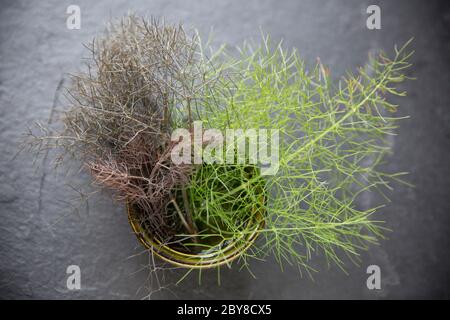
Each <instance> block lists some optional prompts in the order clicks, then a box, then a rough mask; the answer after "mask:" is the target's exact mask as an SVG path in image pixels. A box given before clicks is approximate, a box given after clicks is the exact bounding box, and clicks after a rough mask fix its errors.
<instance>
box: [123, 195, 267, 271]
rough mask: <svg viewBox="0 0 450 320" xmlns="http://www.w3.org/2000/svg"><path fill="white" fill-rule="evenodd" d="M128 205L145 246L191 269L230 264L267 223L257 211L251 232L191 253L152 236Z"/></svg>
mask: <svg viewBox="0 0 450 320" xmlns="http://www.w3.org/2000/svg"><path fill="white" fill-rule="evenodd" d="M126 207H127V212H128V221H129V223H130V225H131V228H132V230H133V232H134V234H135V235H136V237H137V238H138V240H139V241H140V242H141V243H142V245H143V246H144V247H145V248H147V249H148V250H151V251H152V252H153V253H155V254H156V255H157V256H158V257H160V258H161V259H162V260H164V261H166V262H168V263H171V264H173V265H175V266H178V267H183V268H189V269H207V268H213V267H218V266H221V265H224V264H230V263H231V262H232V261H233V260H235V259H236V258H238V257H239V256H241V255H242V254H243V253H244V252H245V251H246V250H248V249H249V248H250V246H251V245H252V244H253V243H254V242H255V240H256V238H257V237H258V234H259V230H261V229H263V228H264V225H265V220H264V216H263V214H262V213H261V212H259V211H256V212H255V220H254V224H255V227H254V228H252V231H251V232H248V233H245V234H244V235H242V236H241V237H240V238H239V239H234V240H231V242H230V243H229V244H227V245H226V246H225V247H223V248H219V249H218V250H214V251H212V252H208V253H204V254H201V253H199V254H189V253H185V252H181V251H178V250H175V249H173V248H171V247H170V246H168V245H164V244H162V243H161V242H159V241H158V240H155V239H152V237H151V236H150V235H149V234H148V233H147V232H146V231H145V230H144V229H143V228H142V226H141V224H140V223H139V222H138V221H137V219H135V218H134V216H135V214H136V211H135V210H134V209H133V206H132V205H131V204H130V203H128V202H127V203H126ZM244 237H245V238H244ZM243 238H244V239H243ZM221 243H222V242H221ZM219 246H220V244H218V245H217V247H219Z"/></svg>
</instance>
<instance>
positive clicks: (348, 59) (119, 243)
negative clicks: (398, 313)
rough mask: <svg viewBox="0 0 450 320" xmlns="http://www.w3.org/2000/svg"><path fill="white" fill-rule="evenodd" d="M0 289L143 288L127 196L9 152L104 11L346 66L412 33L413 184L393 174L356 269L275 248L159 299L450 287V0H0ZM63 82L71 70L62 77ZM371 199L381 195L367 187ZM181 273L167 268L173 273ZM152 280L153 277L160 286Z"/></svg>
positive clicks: (403, 163) (397, 164) (407, 151)
mask: <svg viewBox="0 0 450 320" xmlns="http://www.w3.org/2000/svg"><path fill="white" fill-rule="evenodd" d="M373 3H376V4H379V5H380V6H381V8H382V29H381V30H375V31H370V30H368V29H366V27H365V19H366V17H367V15H366V13H365V10H366V8H367V6H368V5H369V4H373ZM69 4H78V5H79V6H80V7H81V14H82V25H81V30H68V29H67V28H66V23H65V21H66V17H67V15H66V13H65V12H66V8H67V6H68V5H69ZM0 8H1V9H0V101H1V103H0V105H1V108H0V132H1V136H0V151H1V153H0V181H1V184H0V212H1V219H0V298H7V299H17V298H25V299H28V298H32V299H36V298H51V299H72V298H92V299H102V298H112V299H124V298H132V299H134V298H142V297H143V296H145V295H146V293H148V290H147V289H145V288H143V289H142V290H138V289H139V288H141V287H142V286H143V285H145V284H147V277H148V272H146V271H145V270H142V268H143V267H145V265H146V262H147V259H148V257H147V256H146V255H145V254H142V249H141V247H140V246H139V244H138V242H137V240H136V238H135V236H134V235H133V234H132V233H131V230H130V227H129V225H128V222H127V218H126V214H125V211H124V208H123V205H121V204H117V203H113V202H112V201H111V200H110V199H109V197H108V195H107V194H97V195H95V196H94V197H93V198H91V199H90V201H89V205H86V204H81V205H80V208H79V210H78V211H74V210H73V207H72V205H70V203H72V204H73V203H77V201H75V202H74V201H72V200H73V198H74V197H75V196H76V194H75V193H74V192H73V191H71V188H70V187H69V185H72V186H77V187H78V186H86V185H87V184H88V183H89V179H88V177H87V176H86V175H84V174H69V175H66V174H65V173H66V172H65V169H64V170H61V171H59V172H57V173H54V172H53V171H52V170H51V164H50V162H51V160H52V155H51V154H50V155H49V156H48V157H47V158H45V159H43V160H42V159H41V160H40V161H39V162H38V163H37V166H36V165H33V163H32V157H31V156H30V155H28V154H22V155H20V156H19V157H17V158H15V159H13V156H14V154H15V153H16V151H17V143H18V141H19V139H20V136H21V134H22V133H23V132H24V131H25V130H26V128H27V126H28V125H29V124H31V123H32V122H33V121H35V120H44V121H45V120H46V119H48V117H49V114H50V111H51V109H52V105H55V106H56V107H59V106H60V105H62V104H63V100H62V99H61V97H60V95H59V93H58V92H59V91H58V90H57V88H58V86H59V84H60V83H61V81H62V79H64V77H65V74H66V73H68V72H72V71H75V70H77V68H79V67H80V59H81V58H82V57H83V56H86V54H87V53H86V51H85V49H84V48H83V46H82V45H81V43H83V42H84V43H85V42H87V41H89V40H90V39H92V37H93V36H95V35H96V34H97V33H99V32H101V30H102V29H103V26H104V24H105V22H107V21H108V19H109V18H110V17H120V16H121V15H123V14H125V13H126V12H127V11H129V10H131V11H135V12H137V13H138V14H141V15H156V16H164V17H166V19H167V20H169V21H172V22H177V21H182V22H183V23H184V24H185V25H186V26H188V27H196V28H198V29H199V30H200V32H201V33H202V34H207V33H208V32H209V31H210V30H211V28H212V27H213V34H214V39H215V42H214V43H216V44H218V43H222V42H226V43H229V44H231V45H238V44H240V43H241V42H242V41H243V40H244V39H247V38H249V37H258V35H259V32H260V29H259V28H260V26H262V27H263V30H264V31H265V32H268V33H270V34H271V35H272V37H273V38H274V39H275V40H280V39H284V42H285V44H286V45H288V46H295V47H297V48H298V49H299V51H300V54H301V55H302V56H303V57H304V58H305V59H306V60H307V61H308V62H309V64H312V63H314V62H315V60H316V57H320V58H321V60H322V62H323V63H325V64H327V65H329V66H330V67H331V70H332V74H333V76H334V77H336V78H338V77H339V76H340V75H342V74H343V72H344V71H345V70H346V69H349V68H355V67H356V66H359V65H362V64H364V63H365V62H366V61H367V56H368V52H370V51H374V50H375V51H376V50H378V49H385V50H391V49H392V48H393V45H394V44H395V43H398V44H401V43H404V42H405V41H406V40H408V39H409V38H411V37H415V40H414V43H413V48H414V49H415V51H416V53H415V56H414V58H413V63H414V68H413V70H412V72H411V76H413V77H416V78H417V80H416V81H414V82H409V83H407V84H406V85H405V86H404V89H406V90H407V91H408V92H409V96H408V97H407V98H404V99H401V100H399V101H398V102H400V103H401V105H402V111H401V114H402V115H407V114H408V115H410V116H411V118H410V119H409V120H406V121H404V122H403V123H402V125H401V128H400V130H399V135H398V136H396V137H394V138H393V140H392V143H393V151H394V153H393V155H392V156H391V157H390V158H389V165H388V168H389V169H390V170H397V171H409V172H410V176H409V181H410V182H411V183H413V184H414V185H415V188H407V187H402V186H396V189H395V191H394V192H393V193H391V194H390V196H391V198H392V203H390V204H388V205H387V206H386V208H384V209H382V214H383V218H384V219H385V220H386V221H387V225H388V226H389V227H390V228H391V229H393V232H391V233H389V234H388V239H387V240H383V241H382V242H381V244H380V246H374V247H372V248H371V249H370V251H369V252H367V253H363V254H362V255H361V265H360V266H359V267H358V266H353V265H349V266H348V268H347V271H348V275H346V274H345V273H343V272H341V271H340V270H339V269H338V268H336V267H331V268H328V267H327V265H326V262H325V261H323V260H322V259H321V258H320V257H318V258H316V259H315V260H314V265H315V266H317V268H318V269H319V270H320V272H319V273H318V274H316V275H315V276H314V281H312V280H310V279H308V278H307V277H303V278H301V277H299V275H298V273H297V272H296V271H295V270H293V269H290V268H287V269H286V270H284V272H280V271H279V269H278V267H277V265H276V264H275V263H274V262H273V261H270V260H269V261H268V262H267V263H262V262H255V263H253V264H252V270H253V272H254V274H255V275H256V279H254V278H252V277H251V276H249V274H248V273H247V272H246V271H245V270H244V271H239V270H223V271H222V274H221V285H220V286H219V285H218V284H217V274H216V273H215V272H204V273H203V274H202V285H201V286H199V285H198V280H197V276H193V277H190V278H188V279H186V281H184V282H182V283H181V284H180V285H178V286H171V287H169V289H170V290H171V292H170V291H169V290H163V291H158V292H155V293H154V295H153V298H176V297H178V298H206V299H210V298H242V299H247V298H249V299H257V298H262V299H264V298H277V299H278V298H281V299H284V298H291V299H292V298H301V299H313V298H324V299H329V298H336V299H348V298H362V299H377V298H387V299H396V298H449V297H450V291H449V285H450V277H449V245H450V243H449V233H450V225H449V222H450V221H449V220H450V219H449V214H450V201H449V200H450V192H449V190H450V188H449V187H450V163H449V160H450V112H449V111H450V105H449V103H450V95H449V91H450V81H449V80H450V77H449V58H450V8H449V6H448V5H446V4H445V2H444V1H442V2H439V1H370V2H369V1H360V0H353V1H349V0H346V1H344V0H341V1H336V0H333V1H318V0H308V1H296V0H290V1H229V0H226V1H225V0H222V1H207V0H203V1H181V0H180V1H166V0H158V1H154V0H151V1H149V0H141V1H80V0H70V1H67V0H63V1H45V2H44V1H1V6H0ZM63 84H64V83H63ZM365 202H366V205H367V204H373V203H374V202H375V199H372V198H367V199H365ZM71 264H76V265H79V266H80V267H81V274H82V289H81V290H80V291H69V290H67V288H66V273H65V272H66V268H67V266H68V265H71ZM370 264H377V265H379V266H380V267H381V271H382V290H378V291H370V290H368V289H367V288H366V278H367V274H366V268H367V266H368V265H370ZM179 275H180V274H179V273H177V272H175V273H173V274H172V273H168V274H167V275H166V276H167V280H168V281H169V282H171V281H172V282H173V281H175V280H176V279H177V277H178V276H179ZM153 288H156V286H154V287H153Z"/></svg>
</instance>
